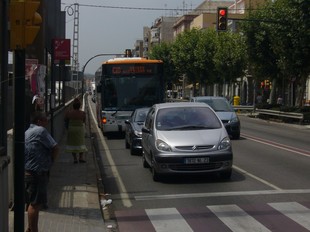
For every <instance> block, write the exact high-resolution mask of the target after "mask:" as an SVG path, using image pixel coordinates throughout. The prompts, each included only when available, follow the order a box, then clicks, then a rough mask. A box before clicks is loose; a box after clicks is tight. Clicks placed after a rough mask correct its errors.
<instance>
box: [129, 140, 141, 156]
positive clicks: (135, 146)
mask: <svg viewBox="0 0 310 232" xmlns="http://www.w3.org/2000/svg"><path fill="white" fill-rule="evenodd" d="M131 149H132V150H133V151H134V152H135V153H142V138H141V137H139V138H138V137H137V138H133V139H132V142H131Z"/></svg>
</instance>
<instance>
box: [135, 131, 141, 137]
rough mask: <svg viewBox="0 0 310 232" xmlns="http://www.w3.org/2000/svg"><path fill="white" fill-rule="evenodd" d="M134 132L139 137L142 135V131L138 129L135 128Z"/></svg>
mask: <svg viewBox="0 0 310 232" xmlns="http://www.w3.org/2000/svg"><path fill="white" fill-rule="evenodd" d="M134 133H135V135H136V136H137V137H139V138H141V137H142V131H137V130H135V131H134Z"/></svg>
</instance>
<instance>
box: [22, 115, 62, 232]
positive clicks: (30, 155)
mask: <svg viewBox="0 0 310 232" xmlns="http://www.w3.org/2000/svg"><path fill="white" fill-rule="evenodd" d="M30 123H31V124H30V126H29V128H28V129H27V130H26V132H25V195H26V196H25V199H26V203H27V213H28V229H27V230H26V231H27V232H38V221H39V211H40V208H41V207H42V205H44V204H46V203H47V183H48V172H49V170H50V168H51V166H52V163H53V161H54V160H55V159H56V157H57V155H58V152H59V148H58V145H57V143H56V141H55V140H54V139H53V138H52V136H51V135H50V133H49V132H48V131H47V129H46V128H45V127H46V126H47V124H48V120H47V117H46V114H45V113H44V112H34V113H33V114H32V116H31V122H30Z"/></svg>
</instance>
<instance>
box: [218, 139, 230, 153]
mask: <svg viewBox="0 0 310 232" xmlns="http://www.w3.org/2000/svg"><path fill="white" fill-rule="evenodd" d="M228 148H230V139H229V138H228V137H225V138H224V139H222V141H221V142H220V144H219V145H218V147H217V149H218V150H225V149H228Z"/></svg>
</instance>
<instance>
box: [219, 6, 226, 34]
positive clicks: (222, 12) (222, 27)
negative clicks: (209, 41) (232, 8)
mask: <svg viewBox="0 0 310 232" xmlns="http://www.w3.org/2000/svg"><path fill="white" fill-rule="evenodd" d="M227 15H228V8H227V7H218V8H217V19H216V28H217V31H226V30H227V20H228V17H227Z"/></svg>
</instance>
